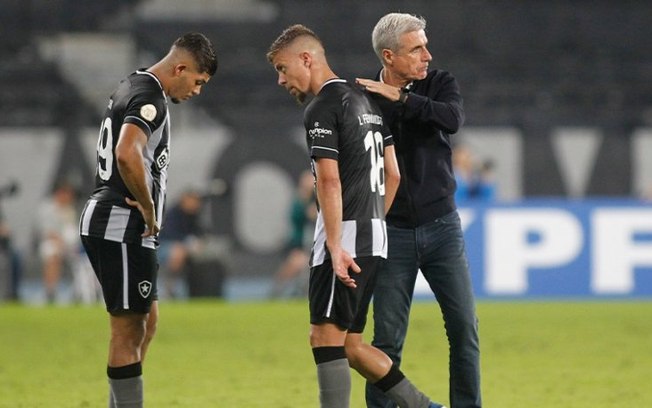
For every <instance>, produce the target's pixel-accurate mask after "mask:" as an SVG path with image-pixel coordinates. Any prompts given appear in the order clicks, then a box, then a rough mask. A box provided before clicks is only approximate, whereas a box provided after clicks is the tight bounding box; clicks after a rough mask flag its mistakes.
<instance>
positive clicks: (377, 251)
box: [310, 211, 387, 266]
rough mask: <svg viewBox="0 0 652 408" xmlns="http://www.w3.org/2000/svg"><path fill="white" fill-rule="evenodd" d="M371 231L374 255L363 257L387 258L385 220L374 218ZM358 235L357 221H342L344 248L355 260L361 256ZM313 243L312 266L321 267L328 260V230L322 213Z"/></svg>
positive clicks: (318, 215)
mask: <svg viewBox="0 0 652 408" xmlns="http://www.w3.org/2000/svg"><path fill="white" fill-rule="evenodd" d="M371 230H372V231H371V234H372V236H371V239H372V248H371V251H372V253H371V254H365V255H362V256H380V257H383V258H387V226H386V223H385V220H382V219H380V218H372V219H371ZM357 234H358V228H357V223H356V221H355V220H346V221H342V238H341V239H342V248H343V249H344V250H345V251H346V252H348V253H349V254H351V256H352V257H353V258H356V257H357V256H361V255H360V254H358V253H357V252H358V251H357V248H356V242H357V238H358V236H357ZM313 242H314V244H313V247H312V251H313V254H312V264H311V265H310V266H317V265H321V264H323V263H324V260H325V259H326V228H325V226H324V218H323V216H322V214H321V211H320V212H319V213H318V214H317V222H316V225H315V235H314V240H313Z"/></svg>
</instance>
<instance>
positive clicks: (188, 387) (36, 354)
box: [0, 301, 652, 408]
mask: <svg viewBox="0 0 652 408" xmlns="http://www.w3.org/2000/svg"><path fill="white" fill-rule="evenodd" d="M478 315H479V317H480V333H481V341H482V344H481V347H482V353H483V354H482V375H483V377H482V383H483V393H484V405H485V406H487V407H502V408H510V407H519V408H521V407H528V408H538V407H541V408H543V407H546V408H547V407H551V406H555V407H573V408H584V407H586V408H589V407H596V406H628V407H649V406H652V393H651V392H650V391H649V375H650V367H652V353H651V352H650V350H651V347H652V325H651V324H650V316H651V315H652V302H577V303H575V302H541V303H539V302H531V303H522V302H496V303H494V302H481V303H479V305H478ZM307 319H308V312H307V305H306V303H304V302H287V303H284V302H277V303H267V302H260V303H222V302H210V301H195V302H189V303H163V304H161V321H160V325H159V330H158V334H157V337H156V338H155V340H154V343H153V345H152V348H151V351H150V353H149V355H148V356H147V361H146V364H145V368H144V373H145V398H146V405H147V406H151V407H235V408H240V407H275V408H283V407H288V408H289V407H292V408H303V407H316V406H318V404H317V385H316V373H315V368H314V363H313V361H312V354H311V353H310V350H309V347H308V323H307ZM410 324H411V326H410V331H409V336H408V342H407V345H406V350H405V360H404V364H403V370H404V371H405V373H406V374H407V375H408V376H409V378H410V379H411V380H412V381H413V382H414V383H416V384H417V385H418V386H419V387H421V388H422V389H423V390H424V391H425V392H426V393H428V394H429V395H431V396H432V397H433V398H434V399H436V400H439V401H440V402H443V403H445V404H448V394H447V393H448V384H447V383H448V373H447V365H448V362H447V358H448V357H447V347H448V346H447V344H446V342H445V338H444V332H443V324H442V323H441V317H440V316H439V311H438V308H437V305H436V304H435V303H432V302H417V303H416V304H415V305H414V308H413V313H412V317H411V323H410ZM369 329H371V327H369V328H368V332H370V331H369ZM368 337H369V336H368V335H367V338H368ZM107 339H108V321H107V317H106V314H105V312H104V310H103V309H102V308H100V307H28V306H21V305H13V304H3V305H0V407H2V408H5V407H6V408H9V407H11V408H19V407H48V408H55V407H67V408H70V407H105V406H106V398H107V397H106V395H107V387H108V385H107V381H106V375H105V369H106V363H105V362H106V349H107ZM352 378H353V393H352V397H351V401H352V404H351V406H352V408H356V407H364V402H363V388H364V382H363V381H362V380H361V378H360V377H359V376H358V375H357V373H352Z"/></svg>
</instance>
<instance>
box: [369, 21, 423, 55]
mask: <svg viewBox="0 0 652 408" xmlns="http://www.w3.org/2000/svg"><path fill="white" fill-rule="evenodd" d="M425 29H426V20H425V19H424V18H423V17H417V16H414V15H412V14H407V13H389V14H386V15H384V16H383V17H382V18H381V19H380V20H378V23H376V26H375V27H374V31H373V32H372V33H371V43H372V45H373V47H374V52H375V53H376V55H377V56H378V58H379V59H380V62H381V63H384V62H385V61H383V50H385V49H387V50H391V51H393V52H397V51H398V47H399V40H400V38H401V35H403V34H405V33H409V32H412V31H419V30H425Z"/></svg>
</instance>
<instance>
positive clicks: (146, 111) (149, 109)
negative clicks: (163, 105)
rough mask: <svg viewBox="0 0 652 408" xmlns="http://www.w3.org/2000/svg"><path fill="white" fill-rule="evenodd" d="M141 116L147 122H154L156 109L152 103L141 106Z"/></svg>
mask: <svg viewBox="0 0 652 408" xmlns="http://www.w3.org/2000/svg"><path fill="white" fill-rule="evenodd" d="M140 116H141V117H142V118H143V119H145V120H146V121H149V122H151V121H153V120H154V118H155V117H156V107H155V106H154V105H152V104H151V103H148V104H147V105H143V106H141V108H140Z"/></svg>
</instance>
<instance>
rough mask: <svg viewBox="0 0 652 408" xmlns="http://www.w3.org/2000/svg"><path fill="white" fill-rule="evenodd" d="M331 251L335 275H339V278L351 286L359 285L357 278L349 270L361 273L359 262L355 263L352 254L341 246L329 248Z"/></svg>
mask: <svg viewBox="0 0 652 408" xmlns="http://www.w3.org/2000/svg"><path fill="white" fill-rule="evenodd" d="M329 251H330V253H331V262H332V264H333V271H334V272H335V275H337V278H338V279H339V280H340V281H341V282H342V283H343V284H344V285H345V286H348V287H349V288H355V287H357V285H356V284H355V279H353V278H352V277H351V275H349V270H351V271H353V272H355V273H360V271H361V269H360V267H359V266H358V264H357V263H355V261H354V260H353V258H352V257H351V255H350V254H349V253H348V252H346V251H345V250H343V249H342V248H341V247H340V248H335V249H331V248H329Z"/></svg>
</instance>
